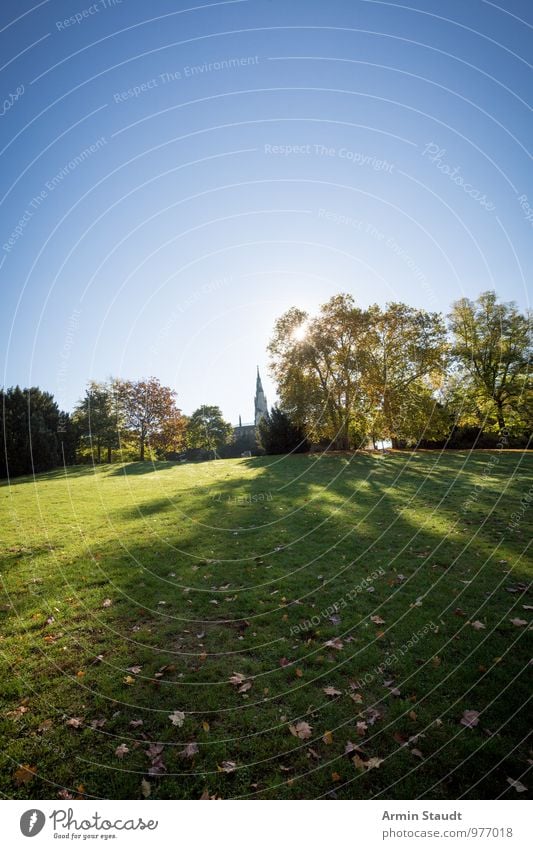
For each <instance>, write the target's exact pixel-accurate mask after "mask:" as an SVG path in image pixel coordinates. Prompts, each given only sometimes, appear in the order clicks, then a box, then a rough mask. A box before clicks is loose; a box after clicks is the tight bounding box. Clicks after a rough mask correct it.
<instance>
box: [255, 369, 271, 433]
mask: <svg viewBox="0 0 533 849" xmlns="http://www.w3.org/2000/svg"><path fill="white" fill-rule="evenodd" d="M267 413H268V406H267V399H266V396H265V393H264V390H263V384H262V383H261V376H260V374H259V366H257V380H256V383H255V426H256V427H257V425H258V424H259V422H260V421H261V419H262V418H264V416H266V414H267Z"/></svg>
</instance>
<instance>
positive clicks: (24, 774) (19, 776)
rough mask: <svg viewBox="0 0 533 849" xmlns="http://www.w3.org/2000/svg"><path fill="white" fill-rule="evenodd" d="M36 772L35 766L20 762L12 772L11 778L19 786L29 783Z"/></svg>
mask: <svg viewBox="0 0 533 849" xmlns="http://www.w3.org/2000/svg"><path fill="white" fill-rule="evenodd" d="M36 772H37V767H36V766H30V764H21V765H20V766H19V768H18V769H16V770H15V772H14V773H13V779H14V781H15V784H16V785H17V787H20V786H21V785H22V784H29V783H30V781H33V779H34V778H35V773H36Z"/></svg>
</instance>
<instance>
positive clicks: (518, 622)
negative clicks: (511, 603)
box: [510, 617, 527, 628]
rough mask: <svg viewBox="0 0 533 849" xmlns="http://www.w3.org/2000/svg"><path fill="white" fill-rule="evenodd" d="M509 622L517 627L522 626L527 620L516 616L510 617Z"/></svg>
mask: <svg viewBox="0 0 533 849" xmlns="http://www.w3.org/2000/svg"><path fill="white" fill-rule="evenodd" d="M510 622H511V624H512V625H515V626H516V627H517V628H523V627H524V625H527V621H526V620H525V619H519V618H518V617H515V618H514V619H511V620H510Z"/></svg>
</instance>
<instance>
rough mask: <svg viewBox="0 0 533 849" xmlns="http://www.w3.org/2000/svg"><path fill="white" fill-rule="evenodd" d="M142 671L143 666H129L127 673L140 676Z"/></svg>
mask: <svg viewBox="0 0 533 849" xmlns="http://www.w3.org/2000/svg"><path fill="white" fill-rule="evenodd" d="M141 669H142V666H128V668H127V669H126V672H133V674H134V675H138V674H139V672H140V671H141Z"/></svg>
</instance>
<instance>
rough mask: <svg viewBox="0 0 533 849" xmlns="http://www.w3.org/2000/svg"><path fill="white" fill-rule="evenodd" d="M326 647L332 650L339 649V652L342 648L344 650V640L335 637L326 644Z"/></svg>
mask: <svg viewBox="0 0 533 849" xmlns="http://www.w3.org/2000/svg"><path fill="white" fill-rule="evenodd" d="M324 645H325V646H328V647H329V648H332V649H337V651H340V650H341V649H342V648H344V643H343V642H342V640H339V638H338V637H334V639H333V640H328V641H327V643H324Z"/></svg>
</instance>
